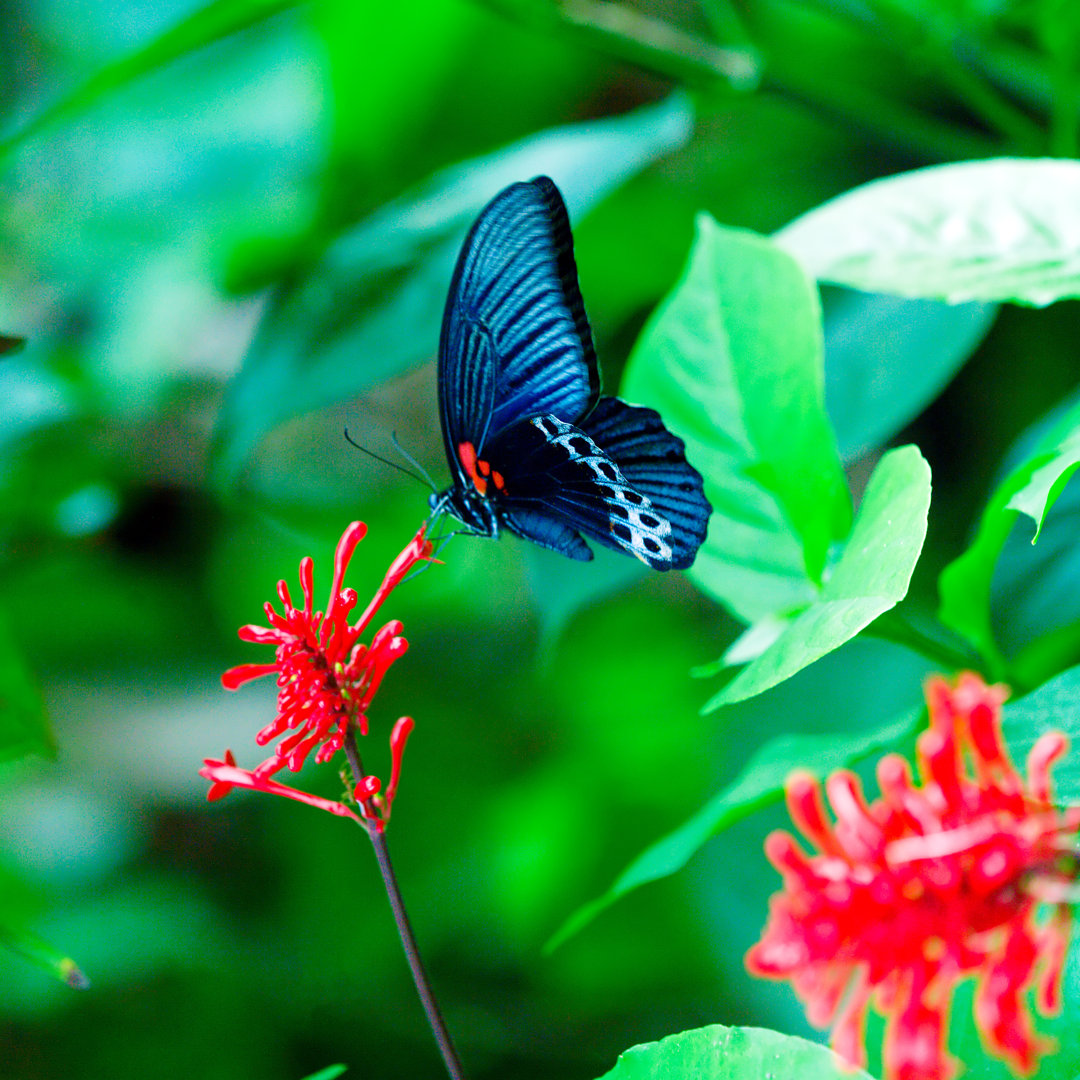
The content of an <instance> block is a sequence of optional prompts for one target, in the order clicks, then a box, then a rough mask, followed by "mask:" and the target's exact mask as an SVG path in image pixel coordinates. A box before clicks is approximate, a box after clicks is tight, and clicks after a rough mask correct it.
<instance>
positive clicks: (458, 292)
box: [431, 176, 712, 570]
mask: <svg viewBox="0 0 1080 1080" xmlns="http://www.w3.org/2000/svg"><path fill="white" fill-rule="evenodd" d="M439 414H440V417H441V419H442V431H443V441H444V443H445V444H446V456H447V458H448V460H449V462H450V467H451V469H452V470H453V474H454V482H453V484H452V486H451V487H449V488H447V489H446V491H444V492H442V493H441V494H433V495H432V496H431V508H432V510H433V511H434V516H436V517H437V516H438V515H439V514H440V513H441V512H442V511H443V510H449V511H450V512H451V513H452V514H453V515H454V516H455V517H456V518H458V519H459V520H460V521H462V522H463V523H464V524H465V525H466V526H468V528H469V529H470V531H472V532H474V533H477V534H479V535H481V536H498V534H499V530H500V529H503V528H505V529H507V530H508V531H509V532H512V533H514V534H515V535H517V536H523V537H525V538H526V539H528V540H532V541H533V542H534V543H537V544H539V545H540V546H541V547H545V548H550V549H551V550H552V551H558V552H560V553H561V554H563V555H567V556H569V557H570V558H571V559H583V560H587V559H591V558H592V557H593V553H592V551H591V550H590V549H589V546H588V544H586V543H585V541H584V539H582V535H581V534H582V533H584V534H585V536H588V537H591V538H592V539H593V540H595V541H597V542H599V543H601V544H603V545H604V546H605V547H609V548H613V549H615V550H616V551H625V552H626V553H628V554H630V555H634V556H636V557H637V558H638V559H640V560H641V561H642V562H643V563H645V564H646V565H647V566H651V567H653V569H655V570H672V569H676V570H681V569H685V568H686V567H688V566H689V565H690V564H691V563H692V562H693V561H694V556H695V555H696V554H697V550H698V548H699V547H701V543H702V541H703V540H704V539H705V530H706V526H707V524H708V518H709V514H710V512H711V510H712V508H711V507H710V505H709V503H708V500H707V499H706V498H705V494H704V491H703V488H702V481H701V476H700V474H699V473H698V472H697V470H696V469H694V468H693V467H692V466H691V465H689V464H688V463H687V460H686V454H685V448H684V446H683V442H682V440H681V439H679V438H678V437H676V436H675V435H672V434H671V432H670V431H668V430H667V428H665V427H664V424H663V421H661V419H660V415H659V414H658V413H657V412H655V411H654V410H653V409H644V408H639V407H637V406H634V405H627V404H626V403H625V402H623V401H620V400H619V399H618V398H611V397H601V396H600V373H599V370H598V368H597V365H596V353H595V352H594V351H593V344H592V334H591V332H590V330H589V323H588V320H587V319H586V317H585V308H584V305H583V304H582V301H581V292H580V290H579V288H578V281H577V267H576V265H575V263H574V251H573V239H572V237H571V235H570V221H569V218H568V217H567V213H566V206H565V204H564V203H563V200H562V196H561V195H560V194H559V189H558V188H557V187H556V186H555V185H554V184H553V183H552V182H551V180H549V179H548V178H547V177H546V176H539V177H537V178H536V179H535V180H532V181H531V182H529V183H519V184H511V185H510V187H508V188H506V189H504V190H503V191H501V192H500V193H499V194H498V195H496V196H495V198H494V199H492V200H491V202H490V203H488V205H487V206H486V207H484V209H483V210H482V211H481V212H480V216H479V217H478V218H477V219H476V222H475V224H474V225H473V227H472V229H471V230H470V232H469V235H468V236H467V237H466V239H465V244H464V246H463V247H462V249H461V254H460V255H459V256H458V261H457V267H456V268H455V270H454V276H453V279H452V281H451V282H450V295H449V297H448V298H447V301H446V312H445V314H444V315H443V324H442V336H441V338H440V341H439Z"/></svg>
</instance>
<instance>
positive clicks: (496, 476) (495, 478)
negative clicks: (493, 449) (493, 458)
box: [491, 469, 506, 491]
mask: <svg viewBox="0 0 1080 1080" xmlns="http://www.w3.org/2000/svg"><path fill="white" fill-rule="evenodd" d="M491 480H492V483H494V485H495V486H496V487H497V488H498V489H499V490H500V491H502V490H503V489H504V488H505V487H506V481H505V480H504V479H503V474H502V473H501V472H497V471H496V470H495V469H492V471H491Z"/></svg>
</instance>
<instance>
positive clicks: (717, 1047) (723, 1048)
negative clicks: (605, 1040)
mask: <svg viewBox="0 0 1080 1080" xmlns="http://www.w3.org/2000/svg"><path fill="white" fill-rule="evenodd" d="M768 1077H776V1078H777V1080H870V1077H869V1075H868V1074H867V1073H865V1072H863V1070H862V1069H854V1068H852V1067H851V1066H850V1065H848V1064H847V1063H845V1062H843V1061H842V1060H841V1059H840V1058H839V1057H837V1056H836V1054H834V1053H833V1052H832V1051H831V1050H830V1049H829V1048H828V1047H827V1046H821V1045H820V1044H819V1043H813V1042H809V1041H808V1040H807V1039H800V1038H798V1037H796V1036H794V1035H781V1034H780V1032H778V1031H770V1030H768V1029H767V1028H753V1027H722V1026H721V1025H720V1024H713V1025H711V1026H709V1027H703V1028H696V1029H695V1030H693V1031H681V1032H679V1034H678V1035H669V1036H668V1037H667V1038H666V1039H661V1040H660V1041H659V1042H654V1043H643V1044H642V1045H641V1046H632V1047H631V1048H630V1049H629V1050H627V1051H625V1052H624V1053H622V1054H620V1055H619V1060H618V1062H617V1063H616V1065H615V1068H614V1069H612V1070H611V1071H610V1072H607V1073H604V1075H603V1077H602V1078H601V1080H765V1078H768Z"/></svg>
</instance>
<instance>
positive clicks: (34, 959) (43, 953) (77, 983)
mask: <svg viewBox="0 0 1080 1080" xmlns="http://www.w3.org/2000/svg"><path fill="white" fill-rule="evenodd" d="M0 944H3V945H6V946H7V947H8V948H9V949H12V950H13V951H15V952H17V953H18V954H19V955H20V956H24V957H25V958H26V959H27V960H29V961H30V962H31V963H32V964H35V965H37V966H38V967H39V968H41V969H42V970H43V971H47V972H48V973H49V974H50V975H52V976H53V977H54V978H57V979H59V980H60V981H61V982H62V983H66V984H67V985H68V986H70V987H71V988H72V990H87V989H89V987H90V980H89V979H88V978H87V977H86V976H85V975H84V974H83V973H82V972H81V971H80V970H79V965H78V964H76V963H75V961H74V960H72V959H71V957H70V956H65V955H64V954H63V953H62V952H60V951H59V949H55V948H53V946H52V945H50V944H49V943H48V942H47V941H45V940H44V939H43V938H40V937H38V935H37V934H34V933H31V932H30V931H29V930H16V929H14V928H13V927H10V926H4V925H3V924H0Z"/></svg>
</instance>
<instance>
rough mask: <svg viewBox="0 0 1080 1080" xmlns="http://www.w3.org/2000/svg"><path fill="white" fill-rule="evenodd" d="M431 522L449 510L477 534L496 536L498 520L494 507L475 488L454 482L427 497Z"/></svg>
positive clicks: (470, 530)
mask: <svg viewBox="0 0 1080 1080" xmlns="http://www.w3.org/2000/svg"><path fill="white" fill-rule="evenodd" d="M428 506H430V507H431V522H432V524H434V523H435V522H436V521H437V520H438V519H439V518H440V517H441V516H442V515H443V514H445V513H447V512H449V513H451V514H452V515H453V516H454V517H456V518H457V519H458V521H460V522H461V523H462V524H463V525H465V526H466V527H467V528H468V530H469V532H471V533H474V534H476V535H477V536H498V535H499V521H498V515H497V513H496V510H495V507H494V506H493V505H492V504H491V502H490V501H489V500H487V499H485V498H484V497H483V495H481V494H480V493H479V492H478V491H477V490H476V489H475V488H472V487H469V486H466V485H463V484H455V485H454V486H453V487H449V488H447V489H446V490H445V491H442V492H439V493H438V494H435V493H432V494H431V495H430V496H429V497H428Z"/></svg>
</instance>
